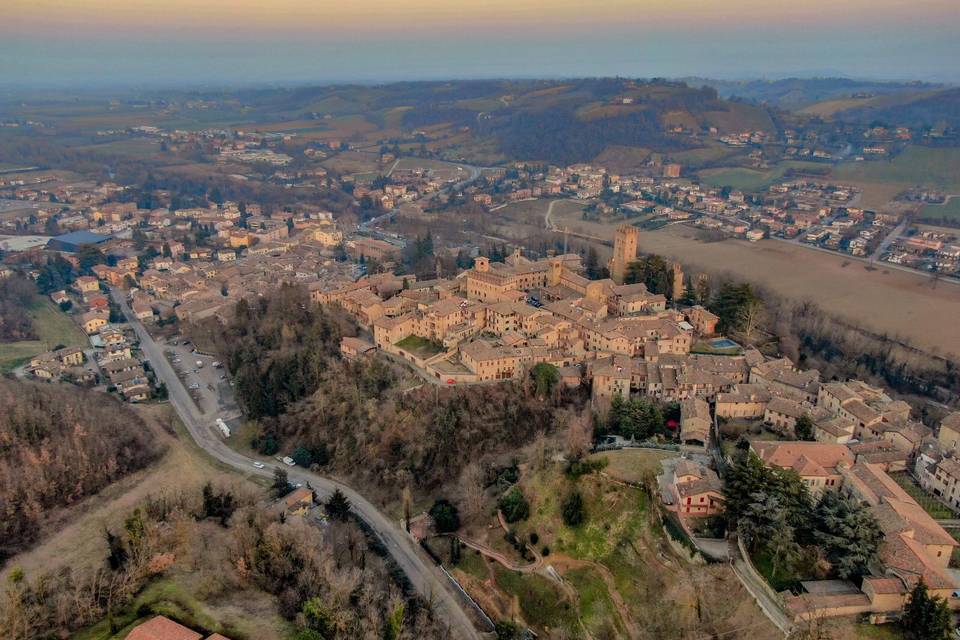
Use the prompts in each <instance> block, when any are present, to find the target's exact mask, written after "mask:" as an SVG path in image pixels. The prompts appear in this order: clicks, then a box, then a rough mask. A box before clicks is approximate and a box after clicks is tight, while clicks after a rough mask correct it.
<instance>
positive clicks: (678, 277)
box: [673, 262, 684, 302]
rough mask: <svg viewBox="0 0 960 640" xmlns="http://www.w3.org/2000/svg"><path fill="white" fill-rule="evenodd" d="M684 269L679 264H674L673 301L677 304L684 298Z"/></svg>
mask: <svg viewBox="0 0 960 640" xmlns="http://www.w3.org/2000/svg"><path fill="white" fill-rule="evenodd" d="M683 289H684V286H683V267H682V266H680V263H679V262H674V263H673V301H674V302H677V301H678V300H680V298H682V297H683Z"/></svg>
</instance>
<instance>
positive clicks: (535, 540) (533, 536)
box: [530, 531, 540, 544]
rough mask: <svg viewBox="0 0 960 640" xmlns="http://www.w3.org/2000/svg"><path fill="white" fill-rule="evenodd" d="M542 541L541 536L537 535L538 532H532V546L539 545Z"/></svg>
mask: <svg viewBox="0 0 960 640" xmlns="http://www.w3.org/2000/svg"><path fill="white" fill-rule="evenodd" d="M539 541H540V536H538V535H537V532H536V531H531V532H530V544H537V542H539Z"/></svg>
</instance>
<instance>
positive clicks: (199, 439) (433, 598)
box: [110, 288, 481, 640]
mask: <svg viewBox="0 0 960 640" xmlns="http://www.w3.org/2000/svg"><path fill="white" fill-rule="evenodd" d="M110 294H111V296H112V297H113V299H114V300H115V301H116V302H117V304H119V305H120V308H121V309H122V310H123V313H124V315H125V316H126V317H127V321H128V322H129V323H130V326H131V327H133V329H134V331H135V332H136V334H137V337H138V338H139V339H140V348H141V350H142V351H143V353H144V355H145V356H146V358H147V360H149V361H150V364H151V366H152V367H153V370H154V371H155V372H156V375H157V377H158V378H159V379H160V380H161V381H163V383H164V384H165V385H166V387H167V392H168V394H169V398H170V403H171V404H172V405H173V407H174V409H175V410H176V412H177V415H179V416H180V419H181V420H182V421H183V424H184V426H185V427H186V428H187V431H188V432H189V433H190V436H191V437H192V438H193V439H194V440H195V441H196V443H197V445H198V446H199V447H201V448H202V449H203V450H204V451H206V452H207V453H208V454H210V455H211V456H212V457H214V458H215V459H217V460H219V461H220V462H222V463H224V464H226V465H228V466H230V467H233V468H235V469H237V470H239V471H241V472H243V473H245V474H249V475H258V476H263V477H268V478H269V477H272V476H273V470H272V468H271V466H272V465H268V466H267V468H265V469H257V468H255V467H254V466H253V463H254V462H255V461H257V460H256V459H255V458H250V457H247V456H245V455H243V454H241V453H238V452H237V451H234V450H233V449H231V448H230V447H229V446H227V444H226V443H225V442H224V441H223V440H222V438H221V437H220V434H219V432H218V431H216V429H215V427H214V421H215V420H216V418H217V416H216V415H203V414H202V413H201V412H200V410H199V409H198V408H197V406H196V404H195V403H194V402H193V398H191V397H190V394H189V393H188V392H187V390H186V389H185V388H184V386H183V383H182V382H181V381H180V378H178V377H177V374H176V372H175V371H174V370H173V367H172V366H171V365H170V363H169V362H168V361H167V359H166V357H165V356H164V353H163V348H162V347H161V346H160V345H158V344H157V343H156V342H155V341H154V340H153V338H152V337H151V336H150V334H149V333H148V332H147V330H146V329H145V328H144V326H143V324H141V323H140V321H139V320H137V319H136V318H135V317H134V315H133V313H132V312H131V311H130V308H129V306H128V305H127V301H126V299H125V297H124V295H123V292H122V291H120V290H118V289H115V288H114V289H111V291H110ZM263 460H267V459H266V458H264V459H263ZM271 462H274V464H275V461H271ZM288 475H289V478H290V480H291V481H292V482H301V483H307V482H309V483H310V485H311V486H312V487H313V488H314V489H315V490H316V492H317V494H318V495H319V496H328V495H330V494H332V493H333V492H334V490H336V489H339V490H340V491H342V492H343V493H344V494H345V495H346V496H347V498H349V499H350V502H351V503H352V505H353V512H354V513H355V514H356V515H357V516H358V517H359V518H361V519H362V520H363V521H364V522H366V523H367V524H368V525H369V526H370V527H371V528H372V529H373V530H374V531H375V532H376V534H377V535H378V536H379V537H380V540H381V542H382V543H383V545H384V547H385V548H386V549H387V551H388V552H389V553H390V555H391V556H392V557H393V560H394V561H395V562H396V563H397V565H398V566H399V567H400V568H401V569H402V570H403V572H404V573H405V574H406V575H407V577H408V578H409V579H410V582H411V583H412V584H413V586H414V587H415V588H416V589H417V591H418V592H419V593H420V594H421V595H422V596H423V598H424V599H425V600H426V601H427V602H430V603H432V604H433V606H434V610H435V612H436V614H437V615H438V616H439V617H440V619H441V620H443V621H444V622H446V623H447V625H448V626H449V627H450V630H451V634H452V635H451V637H454V638H468V639H477V640H478V639H479V638H480V637H481V635H480V633H478V632H477V630H476V629H475V628H474V626H473V623H472V622H471V620H470V617H469V616H468V615H467V613H466V612H465V611H464V609H463V608H462V607H461V606H460V604H459V603H458V601H457V600H456V597H455V596H454V595H453V593H452V592H451V591H450V590H449V588H448V584H449V583H448V581H447V579H446V578H444V577H443V576H441V575H440V573H439V571H437V570H436V568H435V567H434V566H433V565H432V564H429V562H428V561H427V560H425V559H424V558H423V557H421V556H420V555H419V552H418V550H417V548H416V546H415V545H414V543H413V541H412V540H411V538H410V537H409V536H408V535H407V534H406V533H405V532H404V531H403V530H402V529H401V528H400V527H399V526H398V525H397V524H396V523H394V522H392V521H391V520H390V519H389V518H388V517H387V516H385V515H384V514H383V513H381V512H380V510H379V509H377V508H376V507H375V506H374V505H373V504H371V503H370V502H369V501H367V500H366V499H365V498H364V497H363V496H362V495H360V494H359V493H358V492H356V491H355V490H353V489H351V488H350V487H348V486H346V485H344V484H342V483H340V482H337V481H335V480H331V479H330V478H325V477H323V476H320V475H317V474H315V473H312V472H309V471H306V470H304V469H301V468H299V467H294V468H291V469H289V471H288Z"/></svg>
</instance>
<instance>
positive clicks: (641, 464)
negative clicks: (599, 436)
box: [590, 449, 677, 483]
mask: <svg viewBox="0 0 960 640" xmlns="http://www.w3.org/2000/svg"><path fill="white" fill-rule="evenodd" d="M675 457H677V453H675V452H673V451H664V450H660V449H619V450H617V451H604V452H602V453H595V454H593V455H591V456H590V459H591V460H594V459H598V458H606V460H607V466H606V467H605V468H604V470H603V471H604V473H606V474H607V475H608V476H610V477H611V478H615V479H617V480H622V481H623V482H632V483H641V482H645V481H646V480H648V479H649V478H652V477H653V476H656V475H658V474H659V473H660V472H661V470H662V468H661V466H660V462H661V461H662V460H665V459H667V458H675Z"/></svg>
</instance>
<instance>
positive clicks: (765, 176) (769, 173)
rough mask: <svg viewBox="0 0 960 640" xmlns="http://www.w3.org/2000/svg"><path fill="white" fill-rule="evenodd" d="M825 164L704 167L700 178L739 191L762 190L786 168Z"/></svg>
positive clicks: (779, 176)
mask: <svg viewBox="0 0 960 640" xmlns="http://www.w3.org/2000/svg"><path fill="white" fill-rule="evenodd" d="M826 168H827V165H822V164H818V163H814V162H797V161H786V162H781V163H780V164H778V165H777V166H775V167H771V168H770V169H748V168H746V167H731V168H723V167H721V168H716V169H704V170H703V171H700V173H699V176H700V179H701V180H702V181H703V182H704V183H705V184H707V185H710V186H713V187H730V188H732V189H737V190H739V191H748V192H751V191H763V190H764V189H766V188H767V187H769V186H770V185H771V184H773V183H775V182H777V181H779V180H780V179H781V178H783V176H784V174H785V173H786V172H787V170H788V169H820V170H823V169H826Z"/></svg>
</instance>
